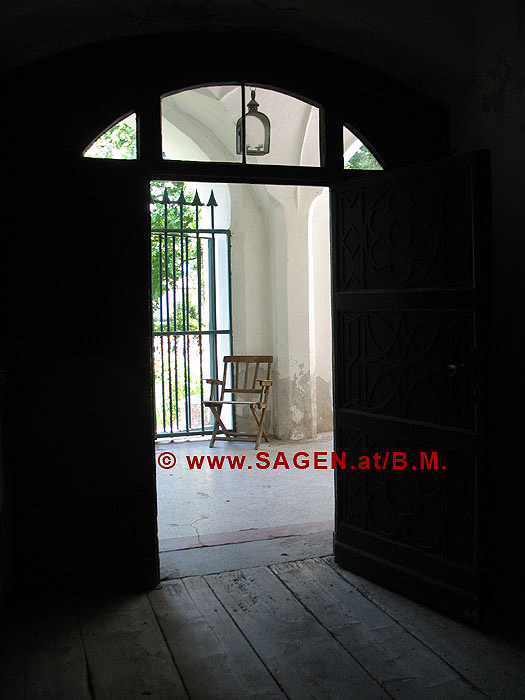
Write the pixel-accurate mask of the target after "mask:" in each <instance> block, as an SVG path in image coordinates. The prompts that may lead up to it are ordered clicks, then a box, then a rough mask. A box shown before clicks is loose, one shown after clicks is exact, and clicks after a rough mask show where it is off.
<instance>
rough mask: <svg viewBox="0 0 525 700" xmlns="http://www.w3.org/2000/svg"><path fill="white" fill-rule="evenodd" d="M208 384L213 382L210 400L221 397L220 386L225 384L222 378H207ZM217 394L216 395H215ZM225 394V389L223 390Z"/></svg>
mask: <svg viewBox="0 0 525 700" xmlns="http://www.w3.org/2000/svg"><path fill="white" fill-rule="evenodd" d="M206 381H207V382H208V384H211V391H210V398H209V400H210V401H217V400H218V399H219V387H220V386H223V385H224V382H223V381H222V379H207V380H206ZM214 394H215V396H214ZM223 395H224V391H223Z"/></svg>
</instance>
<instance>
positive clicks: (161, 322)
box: [158, 205, 166, 432]
mask: <svg viewBox="0 0 525 700" xmlns="http://www.w3.org/2000/svg"><path fill="white" fill-rule="evenodd" d="M164 206H165V205H164ZM158 245H159V292H160V295H159V298H160V381H161V386H162V429H163V432H166V406H165V399H166V396H165V388H164V335H163V331H164V320H163V319H164V313H163V309H164V306H163V303H162V296H163V286H164V285H163V280H164V275H163V264H162V233H159V235H158Z"/></svg>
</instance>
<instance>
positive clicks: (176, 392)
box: [171, 233, 179, 431]
mask: <svg viewBox="0 0 525 700" xmlns="http://www.w3.org/2000/svg"><path fill="white" fill-rule="evenodd" d="M176 259H177V258H176V246H175V233H173V234H172V236H171V260H172V272H173V330H174V331H175V336H174V342H175V352H174V356H175V359H174V364H175V423H176V424H177V431H178V430H179V369H178V362H177V331H178V330H179V329H178V325H177V265H176Z"/></svg>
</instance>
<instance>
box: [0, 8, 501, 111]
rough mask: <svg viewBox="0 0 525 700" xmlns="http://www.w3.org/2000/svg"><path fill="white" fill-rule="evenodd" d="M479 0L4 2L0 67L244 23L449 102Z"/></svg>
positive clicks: (470, 43)
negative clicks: (91, 47)
mask: <svg viewBox="0 0 525 700" xmlns="http://www.w3.org/2000/svg"><path fill="white" fill-rule="evenodd" d="M509 1H510V0H509ZM489 4H490V3H489ZM482 5H485V3H484V2H476V0H417V1H416V0H396V2H392V1H391V0H323V1H322V2H320V1H319V0H3V2H2V7H1V10H0V20H1V21H0V45H1V47H2V50H1V55H0V71H2V72H5V71H8V70H10V69H13V68H16V67H19V66H23V65H25V64H27V63H30V62H32V61H35V60H37V59H40V58H43V57H45V56H50V55H53V54H56V53H59V52H61V51H64V50H67V49H71V48H74V47H80V46H87V45H90V44H94V43H97V42H100V41H106V40H110V39H113V38H122V37H133V36H140V35H152V34H157V33H158V34H160V33H166V32H171V31H189V30H191V31H195V30H206V31H212V32H221V31H243V32H245V33H247V34H248V35H249V34H253V42H254V49H257V50H259V51H264V41H261V39H260V37H261V32H269V33H272V34H278V35H281V36H291V37H293V38H294V39H296V40H298V41H301V42H303V43H305V44H307V45H309V46H313V47H317V48H323V49H329V50H331V51H333V52H335V53H339V54H341V55H343V56H346V57H349V58H352V59H354V60H357V61H360V62H362V63H366V64H368V65H371V66H373V67H375V68H378V69H379V70H381V71H383V72H386V73H389V74H391V75H395V76H396V77H397V78H399V79H401V80H403V81H405V82H407V83H408V84H410V85H412V86H413V87H414V88H416V89H418V90H421V91H423V92H424V93H426V94H427V95H428V96H431V97H433V98H434V99H438V100H442V101H443V102H447V101H448V100H449V99H450V98H451V97H453V96H454V95H457V94H459V93H461V92H462V91H464V90H465V89H466V88H468V84H469V81H470V80H472V74H473V64H474V59H475V53H476V46H477V42H478V40H479V30H477V29H476V27H477V25H478V24H479V15H480V13H481V14H482V13H483V10H482V9H480V6H482ZM499 7H500V5H499V4H498V9H499ZM487 11H490V10H487ZM343 79H344V76H342V80H343Z"/></svg>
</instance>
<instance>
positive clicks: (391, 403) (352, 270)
mask: <svg viewBox="0 0 525 700" xmlns="http://www.w3.org/2000/svg"><path fill="white" fill-rule="evenodd" d="M487 185H488V158H487V155H486V154H485V153H474V154H469V155H468V156H462V157H458V158H454V159H447V160H444V161H440V162H436V163H433V164H427V165H424V166H417V167H409V168H403V169H399V170H393V171H385V172H377V173H369V174H368V175H365V176H354V177H351V178H349V180H347V181H346V182H345V183H339V184H337V185H336V186H334V187H333V188H332V222H333V223H332V255H333V295H334V305H333V308H334V312H333V314H334V348H335V353H334V356H335V359H334V385H335V399H334V403H335V450H336V451H337V452H338V453H341V452H346V469H345V470H342V469H338V470H337V473H336V532H335V536H334V548H335V556H336V559H337V561H338V563H340V564H341V565H342V566H344V567H346V568H349V569H351V570H352V571H355V572H356V573H359V574H362V575H364V576H366V577H367V578H370V579H372V580H376V581H378V582H379V583H381V584H383V585H385V586H387V587H389V588H393V589H395V590H398V591H400V592H402V593H404V594H406V595H407V596H410V597H413V598H416V599H419V600H421V601H423V602H425V603H427V604H429V605H431V606H433V607H439V608H441V609H445V610H448V611H450V612H453V613H455V614H459V615H462V616H464V617H466V618H470V619H475V618H476V617H477V615H478V613H479V608H480V599H481V593H482V591H481V576H480V575H481V568H482V560H481V556H482V553H481V552H480V551H479V546H478V538H479V524H480V504H481V500H480V499H481V486H482V468H481V459H482V456H483V444H482V440H481V435H482V433H481V430H482V422H483V421H482V410H481V409H482V400H483V395H482V387H483V383H482V381H481V378H482V373H481V370H482V353H483V351H484V345H485V343H484V341H483V332H484V330H483V329H484V326H483V325H482V323H483V322H484V320H483V315H484V311H485V302H484V299H483V298H482V296H481V294H482V289H483V285H484V283H485V278H486V273H485V272H484V270H483V267H482V264H481V258H480V250H481V248H482V247H484V246H485V244H486V241H487V237H488V232H489V222H488V217H489V211H488V206H487V202H488V186H487ZM374 455H375V457H374ZM366 458H368V462H367V459H366Z"/></svg>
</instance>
